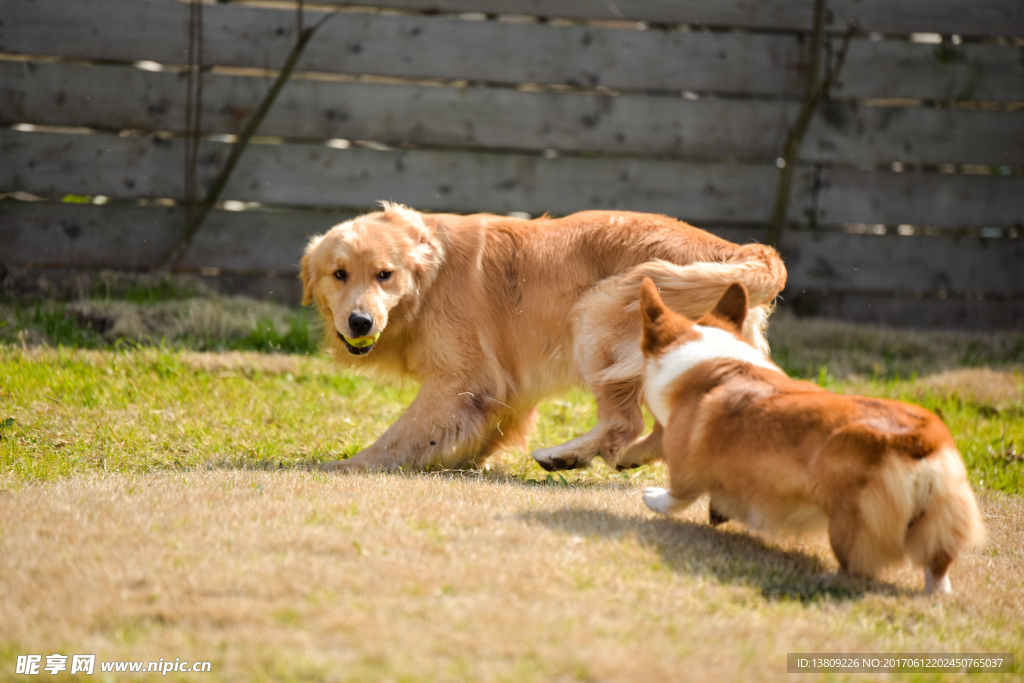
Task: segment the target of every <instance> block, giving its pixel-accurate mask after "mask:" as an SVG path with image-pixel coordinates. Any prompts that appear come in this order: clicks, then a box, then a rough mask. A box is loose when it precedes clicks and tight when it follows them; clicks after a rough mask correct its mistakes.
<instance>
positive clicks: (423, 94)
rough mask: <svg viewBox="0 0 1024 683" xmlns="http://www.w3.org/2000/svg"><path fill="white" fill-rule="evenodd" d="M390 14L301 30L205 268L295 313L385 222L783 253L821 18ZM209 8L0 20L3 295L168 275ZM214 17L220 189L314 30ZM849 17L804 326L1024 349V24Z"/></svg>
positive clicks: (804, 241)
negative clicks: (617, 229)
mask: <svg viewBox="0 0 1024 683" xmlns="http://www.w3.org/2000/svg"><path fill="white" fill-rule="evenodd" d="M371 2H372V4H373V7H367V6H366V3H363V2H359V3H348V2H343V1H341V0H319V4H318V5H317V7H318V9H317V10H315V11H313V10H307V11H306V12H305V21H306V25H310V24H312V23H313V22H314V21H316V20H317V18H318V17H319V16H321V15H322V14H323V13H324V12H325V11H336V14H335V16H333V17H332V18H331V19H330V20H329V21H327V22H326V23H325V24H324V25H323V26H322V27H321V28H320V29H319V30H318V32H317V33H316V35H315V36H314V38H313V40H312V41H311V43H310V44H309V46H308V49H307V50H306V52H305V53H304V55H303V57H302V59H301V61H300V63H299V65H298V70H297V71H296V73H295V74H294V76H293V78H292V79H291V80H290V81H289V83H288V84H287V85H286V87H285V89H284V90H283V91H282V93H281V96H280V98H279V99H278V101H277V103H276V104H275V105H274V107H273V108H272V109H271V111H270V113H269V115H268V116H267V118H266V119H265V120H264V121H263V123H262V125H261V127H260V129H259V137H258V138H256V139H255V140H254V143H253V144H252V145H251V146H250V147H249V148H248V149H247V150H246V152H245V155H244V156H243V158H242V162H241V164H240V165H239V167H238V169H237V170H236V172H235V174H234V175H233V177H232V179H231V181H230V183H229V185H228V186H227V188H226V189H225V192H224V194H223V199H224V200H226V201H225V202H224V203H223V204H222V208H221V209H219V210H216V211H214V212H213V213H212V214H211V216H210V217H209V218H208V220H207V222H206V223H205V224H204V225H203V227H202V229H201V230H200V231H199V233H198V234H197V235H196V237H195V240H194V241H193V243H192V245H191V247H190V249H189V250H188V252H187V253H186V254H185V257H184V259H183V260H182V262H181V264H180V266H181V269H183V270H186V271H193V272H199V273H203V274H207V275H219V276H231V277H234V278H235V279H237V278H238V277H239V276H243V277H249V278H261V279H260V280H259V282H261V283H263V284H264V286H266V287H267V288H268V289H270V290H274V291H276V292H277V293H278V295H280V294H281V293H282V292H284V293H285V296H287V297H290V298H294V299H297V293H296V285H297V283H296V282H295V281H294V275H295V273H296V272H297V263H298V259H299V257H300V255H301V252H302V248H303V245H304V243H305V241H306V239H307V237H308V236H309V235H311V234H314V233H317V232H320V231H323V230H324V229H326V228H328V227H329V226H331V225H333V224H334V223H336V222H339V221H340V220H343V219H344V218H345V217H347V216H350V215H352V214H354V213H356V212H360V211H365V210H368V209H371V208H372V207H373V205H374V203H375V202H376V201H377V200H380V199H389V200H394V201H398V202H402V203H406V204H409V205H410V206H413V207H415V208H418V209H422V210H429V211H452V212H473V211H491V212H499V213H504V212H524V213H529V214H534V215H535V214H540V213H543V212H550V213H554V214H565V213H570V212H572V211H577V210H581V209H592V208H616V209H628V210H636V211H651V212H660V213H665V214H669V215H672V216H677V217H680V218H682V219H684V220H687V221H690V222H692V223H694V224H696V225H699V226H701V227H705V228H708V229H710V230H712V231H714V232H716V233H718V234H721V235H723V236H725V237H727V238H729V239H732V240H735V241H740V242H745V241H749V240H763V239H764V237H765V225H766V222H767V220H768V217H769V214H770V213H771V209H772V202H773V199H774V195H775V192H776V186H777V184H778V178H779V169H778V168H777V164H778V161H779V157H780V155H781V150H782V147H783V142H784V140H785V137H786V133H787V131H788V129H789V128H790V126H791V125H792V124H793V121H794V120H795V118H796V116H797V112H798V110H799V108H800V104H801V101H802V98H803V92H804V82H805V79H806V70H807V69H808V64H809V61H810V59H809V56H810V54H809V53H810V47H811V43H812V41H811V40H810V36H811V32H812V31H811V27H812V24H813V18H812V14H813V6H814V2H813V0H759V1H758V2H749V0H685V1H684V0H678V1H676V2H666V1H665V0H367V3H371ZM331 5H333V6H335V7H334V8H331V7H328V6H331ZM189 11H190V7H189V4H188V3H187V2H179V1H176V0H74V1H73V2H69V1H68V0H31V1H30V0H0V123H2V124H3V126H2V127H0V193H4V194H5V196H6V197H7V200H5V201H2V202H0V253H2V256H0V263H2V264H3V265H4V267H5V269H6V271H7V272H9V273H10V272H13V271H14V270H18V269H20V270H21V271H24V272H31V273H43V274H45V273H46V272H62V271H66V270H68V269H71V270H74V269H78V270H81V269H101V268H102V269H119V270H146V269H149V268H152V267H153V266H154V265H156V264H157V263H159V262H160V261H161V259H162V258H163V257H164V256H165V255H166V254H167V253H168V252H169V250H170V249H171V246H172V245H173V243H174V241H175V239H176V237H177V235H178V234H179V233H180V232H181V231H182V229H183V227H184V209H183V208H182V207H181V204H182V200H183V198H184V197H185V180H184V153H185V142H186V139H185V137H184V135H183V132H184V131H185V130H186V121H185V118H186V113H185V112H186V107H185V101H186V98H185V92H186V90H185V88H186V80H187V78H186V72H185V67H186V65H187V63H188V26H189ZM203 17H204V19H203V23H204V39H203V61H204V71H203V77H202V78H203V92H202V112H201V125H202V132H203V133H204V138H203V140H202V142H201V144H200V148H199V155H198V156H199V161H198V175H199V182H200V186H207V185H209V184H210V183H211V182H212V180H213V178H214V176H215V175H216V173H217V171H218V170H219V169H220V167H221V166H222V164H223V163H224V160H225V158H226V156H227V154H228V152H229V149H230V142H231V139H232V138H231V137H230V136H234V135H237V134H238V133H239V131H240V129H241V128H242V126H243V125H244V123H245V121H246V120H247V118H248V117H249V116H250V115H251V113H252V112H253V110H254V109H255V108H256V106H257V105H258V103H259V102H260V100H261V98H262V97H263V95H264V93H265V92H266V90H267V89H268V87H269V84H270V83H271V81H272V79H273V77H274V75H275V70H276V69H278V68H280V67H281V65H282V64H283V63H284V61H285V58H286V56H287V54H288V51H289V50H290V49H291V47H292V45H293V44H294V42H295V39H296V33H297V28H298V27H297V22H296V11H295V7H294V6H291V7H289V6H287V5H285V4H283V3H281V2H275V3H267V4H261V3H259V2H246V3H244V4H243V3H237V4H235V3H230V2H218V3H216V4H207V5H204V12H203ZM825 17H826V22H825V27H826V44H825V50H824V55H825V59H824V68H830V62H831V61H832V60H834V59H835V55H836V54H837V52H838V50H839V45H840V43H841V42H842V37H843V33H844V32H845V31H846V30H847V26H848V22H849V21H850V20H855V21H856V23H857V32H856V34H855V35H854V37H853V38H852V40H851V43H850V47H849V51H848V54H847V58H846V61H845V64H844V65H843V68H842V70H841V72H840V74H839V78H838V81H837V82H836V83H835V85H834V87H833V88H832V91H831V93H830V96H829V98H828V99H827V101H826V102H824V103H823V104H822V106H821V107H819V109H818V112H817V114H816V115H815V117H814V119H813V121H812V123H811V126H810V129H809V131H808V133H807V135H806V137H805V139H804V142H803V145H802V147H801V150H800V154H799V159H798V164H797V167H796V171H795V176H794V187H793V191H792V194H791V200H790V204H789V214H788V221H789V223H788V226H787V231H786V233H785V236H784V238H783V242H782V251H783V254H784V256H785V258H786V262H787V266H788V268H789V272H790V280H789V282H790V285H789V287H788V288H787V290H786V292H785V293H784V299H785V302H786V304H787V305H793V306H795V307H797V308H798V309H799V310H800V311H803V312H807V313H818V314H822V315H830V316H836V317H844V318H848V319H854V320H866V321H878V322H884V323H889V324H901V325H902V324H910V325H942V326H947V327H957V326H959V327H971V328H979V329H984V328H1001V327H1021V326H1024V239H1022V238H1024V38H1022V37H1024V2H1021V0H972V2H970V3H966V4H965V3H964V2H962V0H930V1H929V2H919V1H915V0H828V3H827V12H826V15H825ZM26 200H33V201H26ZM62 200H63V201H62ZM69 200H72V201H69ZM228 209H235V210H228ZM238 209H244V210H238Z"/></svg>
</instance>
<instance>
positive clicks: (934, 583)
mask: <svg viewBox="0 0 1024 683" xmlns="http://www.w3.org/2000/svg"><path fill="white" fill-rule="evenodd" d="M951 564H953V558H952V557H950V556H949V553H947V552H946V551H944V550H940V551H939V552H937V553H935V556H934V557H932V559H931V561H930V562H929V563H928V566H926V567H925V568H924V592H925V593H928V594H931V593H947V594H948V593H952V592H953V589H952V588H951V587H950V585H949V565H951Z"/></svg>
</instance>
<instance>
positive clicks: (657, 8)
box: [320, 0, 811, 29]
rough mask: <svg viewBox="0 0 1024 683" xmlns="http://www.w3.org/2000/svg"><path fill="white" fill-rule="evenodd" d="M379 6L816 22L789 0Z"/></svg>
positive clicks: (483, 0)
mask: <svg viewBox="0 0 1024 683" xmlns="http://www.w3.org/2000/svg"><path fill="white" fill-rule="evenodd" d="M320 4H323V5H337V6H339V7H352V6H355V7H365V6H366V3H365V2H363V3H360V2H355V1H352V0H325V1H324V2H321V3H320ZM373 5H374V6H375V7H388V8H394V9H406V10H420V11H435V12H436V11H441V12H482V13H484V14H487V15H501V14H506V15H509V14H511V15H526V16H537V17H556V18H564V19H598V20H605V21H630V22H639V21H646V22H650V23H656V24H703V25H708V26H729V27H732V26H742V27H745V28H767V29H793V28H795V29H808V28H809V27H810V24H811V6H810V4H809V3H805V2H791V1H787V0H755V1H754V2H751V1H750V0H687V2H679V1H678V0H612V1H610V2H605V1H604V0H374V3H373Z"/></svg>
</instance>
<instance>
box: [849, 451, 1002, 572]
mask: <svg viewBox="0 0 1024 683" xmlns="http://www.w3.org/2000/svg"><path fill="white" fill-rule="evenodd" d="M860 511H861V515H862V516H863V522H864V531H865V532H866V538H862V539H859V540H860V541H862V543H858V544H857V545H858V546H860V548H858V550H859V552H855V553H854V556H855V557H851V565H852V564H853V563H854V562H853V561H854V560H856V561H857V564H860V565H861V566H860V567H853V566H851V568H852V569H860V570H862V572H863V573H869V574H870V573H874V572H873V571H871V570H872V569H878V568H880V567H881V566H882V565H884V564H888V563H889V562H891V561H892V560H895V559H898V558H900V557H909V558H910V559H911V560H912V561H913V562H914V563H915V564H917V565H920V566H923V567H924V568H925V578H926V584H927V587H928V589H929V590H934V589H937V590H940V591H943V592H948V591H949V580H948V578H947V577H946V573H947V571H948V569H949V565H950V564H951V563H952V562H953V560H954V559H955V558H956V557H957V556H959V555H960V554H961V553H963V552H964V551H966V550H968V549H970V548H972V547H975V546H977V545H980V544H981V543H982V542H983V541H984V539H985V527H984V524H983V523H982V521H981V512H980V511H979V510H978V503H977V501H976V500H975V497H974V492H973V491H972V490H971V485H970V483H969V482H968V481H967V472H966V470H965V469H964V463H963V460H962V458H961V457H960V452H959V451H957V449H956V447H955V446H953V445H952V443H947V444H943V445H942V446H940V447H939V448H937V449H936V450H935V451H933V452H932V453H929V454H928V455H926V456H924V457H923V458H920V459H910V458H907V457H905V456H903V455H895V457H892V458H890V459H888V460H887V461H886V462H885V463H884V464H883V465H882V467H881V468H880V470H879V472H878V477H877V479H876V480H875V481H874V482H872V483H871V484H869V485H868V486H867V487H866V488H865V489H864V491H863V493H862V494H861V508H860ZM868 545H870V546H873V547H872V548H868V547H867V546H868ZM870 565H874V567H871V566H870Z"/></svg>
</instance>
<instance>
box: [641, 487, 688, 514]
mask: <svg viewBox="0 0 1024 683" xmlns="http://www.w3.org/2000/svg"><path fill="white" fill-rule="evenodd" d="M695 500H697V496H691V497H687V498H676V497H675V496H673V495H672V494H671V493H669V492H668V491H667V490H665V489H662V488H658V487H656V486H648V487H647V488H645V489H644V503H646V505H647V507H649V508H650V509H652V510H654V511H655V512H657V513H659V514H662V515H673V514H676V513H677V512H682V511H683V510H685V509H686V508H688V507H690V505H692V504H693V501H695Z"/></svg>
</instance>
